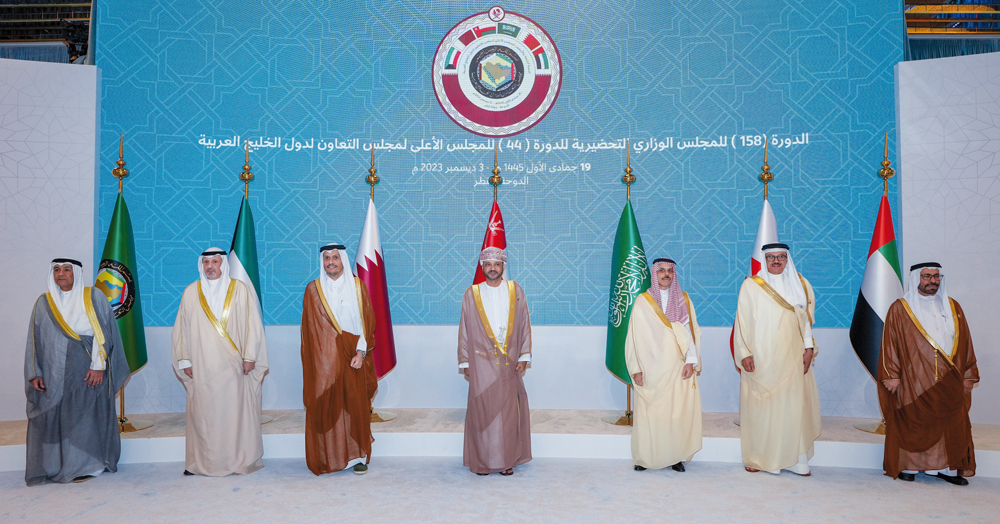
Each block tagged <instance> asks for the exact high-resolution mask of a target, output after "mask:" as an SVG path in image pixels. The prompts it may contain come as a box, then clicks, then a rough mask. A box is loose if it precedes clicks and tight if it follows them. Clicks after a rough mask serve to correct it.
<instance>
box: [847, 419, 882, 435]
mask: <svg viewBox="0 0 1000 524" xmlns="http://www.w3.org/2000/svg"><path fill="white" fill-rule="evenodd" d="M854 427H855V428H857V429H860V430H861V431H864V432H865V433H874V434H875V435H885V421H884V420H883V421H882V422H865V423H863V424H855V425H854Z"/></svg>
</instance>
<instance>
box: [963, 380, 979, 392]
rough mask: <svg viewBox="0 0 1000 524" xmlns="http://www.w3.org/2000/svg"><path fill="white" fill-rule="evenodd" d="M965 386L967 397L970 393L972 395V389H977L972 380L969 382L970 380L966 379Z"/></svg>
mask: <svg viewBox="0 0 1000 524" xmlns="http://www.w3.org/2000/svg"><path fill="white" fill-rule="evenodd" d="M964 384H965V394H966V395H968V394H969V393H972V388H974V387H976V383H975V382H973V381H971V380H969V379H965V382H964Z"/></svg>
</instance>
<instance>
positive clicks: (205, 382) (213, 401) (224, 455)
mask: <svg viewBox="0 0 1000 524" xmlns="http://www.w3.org/2000/svg"><path fill="white" fill-rule="evenodd" d="M198 274H199V279H198V280H196V281H195V282H193V283H192V284H191V285H189V286H188V287H187V288H186V289H185V290H184V294H183V295H181V305H180V307H179V308H178V309H177V320H175V321H174V328H173V330H172V331H171V332H170V342H171V347H172V354H173V359H174V373H175V374H176V375H177V378H178V379H180V381H181V383H182V384H183V385H184V389H185V390H186V392H187V410H186V411H187V412H186V415H185V417H184V448H185V459H184V474H185V475H207V476H210V477H222V476H225V475H230V474H237V475H247V474H250V473H253V472H254V471H257V470H259V469H260V468H262V467H264V461H263V458H264V440H263V436H262V435H261V430H260V408H261V386H262V384H263V382H264V376H265V375H267V370H268V365H267V342H266V340H265V339H264V323H263V322H262V321H261V319H260V312H259V311H258V309H257V305H256V303H255V301H256V297H252V296H251V291H250V290H249V289H248V288H247V286H246V285H244V284H243V282H240V281H239V280H236V279H234V278H229V259H228V258H227V257H226V252H225V251H223V250H221V249H219V248H215V247H213V248H209V249H207V250H206V251H205V252H203V253H202V254H201V256H199V257H198Z"/></svg>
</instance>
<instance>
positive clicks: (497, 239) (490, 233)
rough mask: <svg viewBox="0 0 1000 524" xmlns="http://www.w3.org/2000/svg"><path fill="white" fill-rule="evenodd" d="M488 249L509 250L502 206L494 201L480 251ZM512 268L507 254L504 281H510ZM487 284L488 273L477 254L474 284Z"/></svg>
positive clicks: (473, 277)
mask: <svg viewBox="0 0 1000 524" xmlns="http://www.w3.org/2000/svg"><path fill="white" fill-rule="evenodd" d="M488 247H498V248H500V249H507V233H506V232H505V231H504V229H503V215H501V214H500V205H499V204H497V201H496V200H494V201H493V207H492V208H490V218H489V220H487V222H486V234H485V235H483V247H481V248H479V251H480V252H482V250H484V249H486V248H488ZM509 267H510V253H507V263H506V264H504V265H503V275H501V276H502V277H503V279H504V280H510V273H509V272H508V271H507V268H509ZM483 282H486V273H483V265H482V264H480V263H479V253H476V271H475V273H474V274H473V276H472V284H473V285H476V284H482V283H483Z"/></svg>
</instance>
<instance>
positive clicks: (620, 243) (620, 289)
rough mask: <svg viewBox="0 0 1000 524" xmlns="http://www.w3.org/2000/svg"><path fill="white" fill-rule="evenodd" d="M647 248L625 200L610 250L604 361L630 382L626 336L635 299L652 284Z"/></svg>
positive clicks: (614, 371) (615, 372) (610, 369)
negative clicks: (606, 338)
mask: <svg viewBox="0 0 1000 524" xmlns="http://www.w3.org/2000/svg"><path fill="white" fill-rule="evenodd" d="M650 283H651V281H650V277H649V266H648V265H647V264H646V252H645V251H643V249H642V239H640V238H639V227H638V226H637V225H636V223H635V214H634V213H633V212H632V202H631V201H629V202H627V203H626V204H625V209H623V210H622V216H621V218H620V219H618V232H617V233H615V247H614V249H613V251H612V253H611V293H610V298H609V300H608V302H609V304H608V345H607V356H606V357H605V361H604V363H605V365H606V366H607V367H608V371H610V372H611V373H612V374H613V375H614V376H616V377H618V378H619V379H621V380H622V381H624V382H625V383H627V384H631V383H632V377H630V376H629V374H628V368H627V367H626V366H625V336H626V335H628V320H629V318H631V316H632V305H633V304H635V300H636V299H637V298H638V297H639V295H640V294H642V293H643V292H644V291H646V290H647V289H649V286H650Z"/></svg>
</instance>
